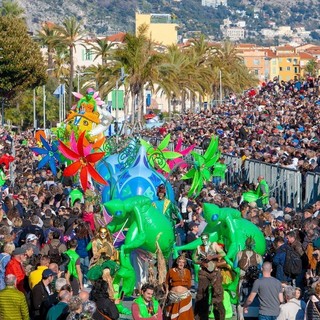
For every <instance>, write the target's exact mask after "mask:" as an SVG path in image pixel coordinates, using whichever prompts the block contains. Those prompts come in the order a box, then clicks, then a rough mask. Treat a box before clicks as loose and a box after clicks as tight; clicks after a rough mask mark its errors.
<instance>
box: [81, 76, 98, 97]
mask: <svg viewBox="0 0 320 320" xmlns="http://www.w3.org/2000/svg"><path fill="white" fill-rule="evenodd" d="M86 74H95V73H94V72H77V73H76V75H77V92H78V93H79V92H80V77H81V76H84V75H86ZM95 89H96V90H97V89H98V85H97V81H96V88H95Z"/></svg>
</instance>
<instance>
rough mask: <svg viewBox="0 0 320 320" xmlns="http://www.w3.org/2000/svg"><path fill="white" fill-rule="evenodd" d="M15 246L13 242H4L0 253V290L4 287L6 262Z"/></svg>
mask: <svg viewBox="0 0 320 320" xmlns="http://www.w3.org/2000/svg"><path fill="white" fill-rule="evenodd" d="M14 249H15V246H14V244H13V243H11V242H9V243H6V244H5V245H4V247H3V252H1V253H0V290H2V289H4V288H5V286H6V285H5V281H4V280H5V272H6V267H7V264H8V263H9V261H10V259H11V254H12V252H13V251H14Z"/></svg>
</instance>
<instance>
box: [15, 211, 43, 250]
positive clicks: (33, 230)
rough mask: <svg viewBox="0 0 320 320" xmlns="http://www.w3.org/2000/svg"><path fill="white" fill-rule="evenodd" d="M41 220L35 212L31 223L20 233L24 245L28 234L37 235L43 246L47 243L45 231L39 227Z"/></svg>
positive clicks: (21, 243) (20, 241)
mask: <svg viewBox="0 0 320 320" xmlns="http://www.w3.org/2000/svg"><path fill="white" fill-rule="evenodd" d="M40 220H41V219H40V218H39V217H38V216H37V215H35V214H34V215H32V216H31V218H30V222H31V225H30V226H27V227H25V228H24V230H23V231H22V233H21V235H20V239H19V244H20V245H23V244H24V243H26V238H27V235H28V234H34V235H36V236H37V238H38V241H39V245H40V246H42V245H43V244H44V243H45V237H44V232H43V230H42V227H39V224H40ZM41 222H42V220H41Z"/></svg>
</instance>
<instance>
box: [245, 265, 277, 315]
mask: <svg viewBox="0 0 320 320" xmlns="http://www.w3.org/2000/svg"><path fill="white" fill-rule="evenodd" d="M271 272H272V265H271V263H270V262H264V263H263V265H262V278H260V279H257V280H256V281H255V282H254V284H253V288H252V290H251V293H250V295H249V297H248V299H247V301H246V302H245V304H244V305H243V311H244V314H246V313H247V312H248V306H249V305H250V304H251V303H252V302H253V300H254V298H255V296H256V295H258V298H259V303H260V305H259V319H265V320H275V319H276V317H278V316H279V313H280V304H281V303H282V302H283V294H282V286H281V282H280V281H279V280H277V279H275V278H273V277H272V276H271Z"/></svg>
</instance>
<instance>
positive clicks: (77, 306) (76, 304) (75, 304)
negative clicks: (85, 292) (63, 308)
mask: <svg viewBox="0 0 320 320" xmlns="http://www.w3.org/2000/svg"><path fill="white" fill-rule="evenodd" d="M69 312H70V313H69V315H68V317H67V320H78V319H79V315H80V313H81V312H82V301H81V299H80V298H79V296H74V297H72V298H71V299H70V301H69Z"/></svg>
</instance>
